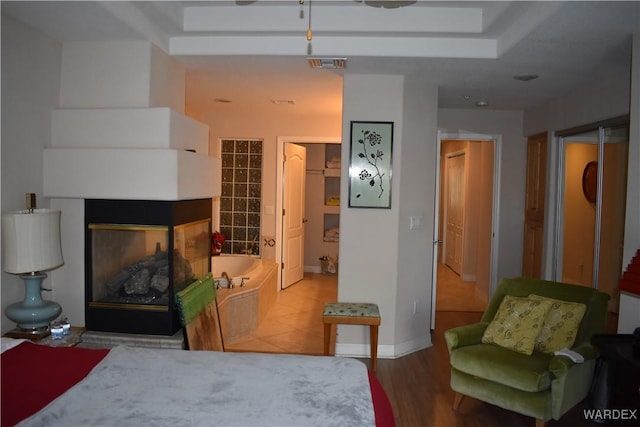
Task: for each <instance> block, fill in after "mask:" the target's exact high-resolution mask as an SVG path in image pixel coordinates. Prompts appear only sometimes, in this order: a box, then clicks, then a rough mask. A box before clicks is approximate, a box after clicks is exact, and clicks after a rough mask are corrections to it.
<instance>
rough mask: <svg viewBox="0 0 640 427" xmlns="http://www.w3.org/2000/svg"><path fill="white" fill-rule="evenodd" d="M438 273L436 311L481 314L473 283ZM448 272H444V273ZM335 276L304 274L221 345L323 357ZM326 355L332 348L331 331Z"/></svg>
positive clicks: (483, 305)
mask: <svg viewBox="0 0 640 427" xmlns="http://www.w3.org/2000/svg"><path fill="white" fill-rule="evenodd" d="M444 268H445V269H441V270H439V272H438V292H437V299H436V309H437V310H438V311H484V308H485V306H486V304H484V303H483V302H482V301H480V300H479V299H478V298H476V297H475V296H474V295H473V288H474V287H475V283H473V282H463V281H462V280H460V278H459V276H457V275H456V274H455V273H453V272H452V271H451V270H450V269H449V268H448V267H444ZM447 270H448V271H447ZM337 294H338V277H337V276H325V275H322V274H314V273H305V276H304V279H302V280H301V281H300V282H298V283H296V284H294V285H292V286H290V287H289V288H287V289H285V290H283V291H280V292H278V295H277V297H276V301H275V303H274V305H273V307H271V309H270V310H269V312H268V313H267V316H266V318H265V319H264V321H262V323H261V324H260V325H259V326H258V328H257V329H256V330H255V331H254V332H253V333H252V334H249V335H247V336H245V337H242V338H239V339H237V340H235V341H232V342H225V348H226V350H227V351H258V352H264V353H297V354H323V334H324V330H323V323H322V310H323V307H324V304H325V303H328V302H336V301H337ZM332 332H333V336H332V339H331V347H330V352H331V354H333V352H334V349H335V332H336V328H335V327H333V329H332Z"/></svg>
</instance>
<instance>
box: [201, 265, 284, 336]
mask: <svg viewBox="0 0 640 427" xmlns="http://www.w3.org/2000/svg"><path fill="white" fill-rule="evenodd" d="M211 270H212V273H213V277H214V281H216V282H217V283H220V284H221V285H222V287H221V288H219V289H217V290H216V293H217V300H218V312H219V315H220V325H221V327H222V337H223V339H224V342H225V345H226V344H228V343H231V342H233V341H234V340H237V339H239V338H242V337H243V336H246V335H248V334H250V333H252V332H253V331H254V330H255V329H256V328H257V327H258V325H259V324H260V322H261V321H262V320H263V319H264V317H265V316H266V314H267V312H268V311H269V308H270V307H271V306H272V305H273V302H274V301H275V299H276V294H277V264H276V263H275V262H274V261H265V260H262V259H260V258H255V257H250V256H247V255H220V256H215V257H212V258H211ZM222 272H225V273H227V275H228V276H229V278H230V279H231V281H232V283H233V285H234V287H233V288H229V287H227V286H224V282H226V280H223V281H221V278H222ZM241 283H243V284H244V285H243V286H240V284H241Z"/></svg>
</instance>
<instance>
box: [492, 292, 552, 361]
mask: <svg viewBox="0 0 640 427" xmlns="http://www.w3.org/2000/svg"><path fill="white" fill-rule="evenodd" d="M550 308H551V302H550V301H542V300H533V299H529V298H525V297H514V296H511V295H505V297H504V298H503V299H502V303H500V308H498V311H497V312H496V315H495V317H494V318H493V320H492V321H491V323H489V326H487V329H486V330H485V332H484V335H483V336H482V342H483V343H487V344H497V345H499V346H501V347H504V348H508V349H510V350H513V351H517V352H518V353H523V354H527V355H531V353H533V348H534V345H535V342H536V337H537V336H538V334H539V333H540V329H542V324H543V323H544V320H545V318H546V316H547V312H548V311H549V309H550Z"/></svg>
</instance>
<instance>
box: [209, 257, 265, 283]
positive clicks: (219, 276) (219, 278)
mask: <svg viewBox="0 0 640 427" xmlns="http://www.w3.org/2000/svg"><path fill="white" fill-rule="evenodd" d="M261 268H262V260H261V259H260V258H254V257H251V256H247V255H220V256H214V257H211V271H212V273H213V279H214V282H216V284H220V287H223V288H228V287H229V284H228V283H226V279H223V273H226V274H227V276H228V277H229V278H230V279H231V282H232V283H233V286H234V287H235V286H239V285H240V284H241V283H243V282H247V281H248V280H249V279H251V276H255V275H257V274H260V270H261Z"/></svg>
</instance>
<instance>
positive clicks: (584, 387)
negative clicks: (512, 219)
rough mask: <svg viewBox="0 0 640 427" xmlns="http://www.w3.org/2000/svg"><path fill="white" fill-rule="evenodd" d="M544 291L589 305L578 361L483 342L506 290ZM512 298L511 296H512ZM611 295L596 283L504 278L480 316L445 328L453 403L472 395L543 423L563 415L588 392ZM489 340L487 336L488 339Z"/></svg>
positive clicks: (577, 347)
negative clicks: (594, 286)
mask: <svg viewBox="0 0 640 427" xmlns="http://www.w3.org/2000/svg"><path fill="white" fill-rule="evenodd" d="M531 294H534V295H540V296H543V297H547V298H553V299H555V300H562V301H569V302H576V303H581V304H584V305H585V306H586V310H585V311H584V316H583V317H582V321H581V322H580V326H579V328H578V330H577V333H576V334H575V343H574V344H573V346H572V350H574V351H576V352H578V353H580V354H581V355H582V356H583V357H584V363H574V362H573V361H572V360H571V359H569V358H568V357H566V356H554V354H553V353H552V352H544V351H538V350H533V352H532V353H531V355H527V354H523V353H520V352H517V351H514V350H512V349H508V348H504V347H503V346H500V345H496V344H495V343H483V335H484V333H485V330H486V329H487V327H488V326H489V324H490V323H491V321H492V320H493V319H494V317H495V316H496V313H497V312H498V309H499V307H500V305H501V303H502V301H503V299H504V298H505V296H506V295H511V296H513V297H528V296H529V295H531ZM508 299H511V298H508ZM608 300H609V295H607V294H604V293H602V292H598V291H597V290H595V289H592V288H587V287H583V286H576V285H569V284H565V283H558V282H550V281H545V280H539V279H529V278H514V279H503V280H502V281H501V282H500V285H499V286H498V289H497V290H496V292H495V294H494V295H493V297H492V298H491V301H490V302H489V306H488V307H487V310H486V312H485V313H484V315H483V317H482V319H481V320H480V322H478V323H475V324H472V325H465V326H460V327H457V328H453V329H450V330H448V331H446V332H445V339H446V342H447V347H448V349H449V355H450V363H451V388H452V389H453V391H455V392H456V395H455V399H454V404H453V407H454V409H457V408H458V406H459V405H460V403H461V402H462V398H463V397H464V396H470V397H473V398H476V399H478V400H482V401H484V402H488V403H491V404H494V405H497V406H500V407H502V408H505V409H509V410H511V411H514V412H518V413H520V414H524V415H528V416H531V417H534V418H535V419H536V426H543V425H545V423H546V422H547V421H548V420H550V419H551V418H553V419H555V420H558V419H560V417H561V416H562V415H563V414H564V413H565V412H567V411H568V410H569V409H571V408H572V407H573V406H574V405H576V404H577V403H579V402H580V401H582V400H583V399H584V398H585V397H586V396H587V394H588V392H589V388H590V386H591V380H592V377H593V372H594V368H595V361H596V358H597V356H598V353H597V351H596V350H595V348H594V347H592V346H591V344H590V339H591V336H592V335H593V334H596V333H602V332H604V330H605V325H606V317H607V302H608ZM485 341H486V340H485Z"/></svg>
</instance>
